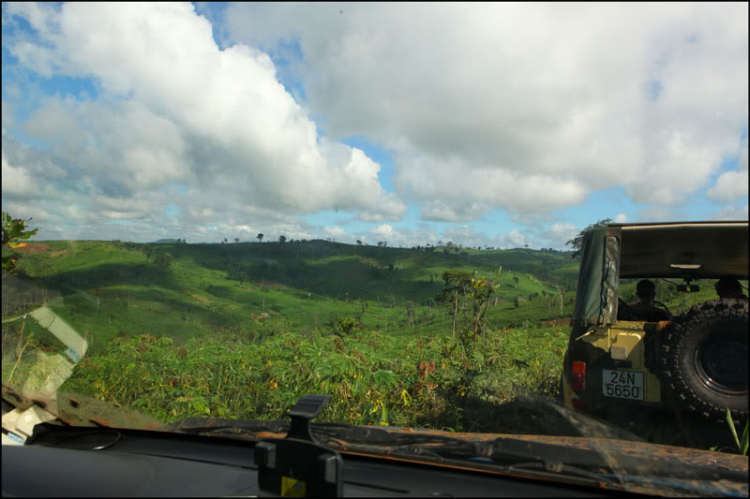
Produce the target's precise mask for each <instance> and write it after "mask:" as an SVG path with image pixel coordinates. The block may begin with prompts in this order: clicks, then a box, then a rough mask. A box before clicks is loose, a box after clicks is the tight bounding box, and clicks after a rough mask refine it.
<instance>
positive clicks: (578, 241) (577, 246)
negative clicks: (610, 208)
mask: <svg viewBox="0 0 750 499" xmlns="http://www.w3.org/2000/svg"><path fill="white" fill-rule="evenodd" d="M610 223H612V219H611V218H604V219H602V220H599V221H598V222H596V223H594V224H591V225H589V226H588V227H586V228H585V229H583V230H582V231H581V232H579V233H578V235H577V236H576V237H574V238H573V239H571V240H570V241H568V242H567V243H565V245H566V246H570V247H572V248H573V249H574V250H575V252H574V253H573V259H575V258H577V257H579V256H580V255H581V249H582V246H583V237H584V236H585V235H586V233H587V232H589V231H591V230H593V229H596V228H599V227H606V226H607V225H609V224H610Z"/></svg>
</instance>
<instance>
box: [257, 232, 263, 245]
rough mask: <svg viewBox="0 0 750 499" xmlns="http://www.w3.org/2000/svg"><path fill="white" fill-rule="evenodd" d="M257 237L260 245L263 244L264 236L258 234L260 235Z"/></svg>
mask: <svg viewBox="0 0 750 499" xmlns="http://www.w3.org/2000/svg"><path fill="white" fill-rule="evenodd" d="M255 237H257V238H258V242H259V243H262V242H263V234H258V235H257V236H255Z"/></svg>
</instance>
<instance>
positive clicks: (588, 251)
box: [573, 227, 620, 328]
mask: <svg viewBox="0 0 750 499" xmlns="http://www.w3.org/2000/svg"><path fill="white" fill-rule="evenodd" d="M619 256H620V229H619V228H606V227H603V228H598V229H593V230H591V231H589V232H587V233H586V235H585V236H584V238H583V246H582V252H581V267H580V270H579V273H578V292H577V293H576V302H575V307H574V309H573V324H576V325H579V326H582V327H585V328H588V327H591V326H600V325H603V324H611V323H613V322H615V319H616V317H617V285H618V282H619V261H620V258H619Z"/></svg>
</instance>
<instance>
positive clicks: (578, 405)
mask: <svg viewBox="0 0 750 499" xmlns="http://www.w3.org/2000/svg"><path fill="white" fill-rule="evenodd" d="M573 407H575V408H576V409H580V410H584V409H585V408H586V403H585V402H584V401H583V400H581V399H573Z"/></svg>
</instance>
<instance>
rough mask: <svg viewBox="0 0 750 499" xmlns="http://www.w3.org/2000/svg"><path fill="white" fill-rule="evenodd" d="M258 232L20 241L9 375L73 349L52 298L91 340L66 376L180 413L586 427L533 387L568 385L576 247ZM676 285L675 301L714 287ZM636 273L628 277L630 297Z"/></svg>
mask: <svg viewBox="0 0 750 499" xmlns="http://www.w3.org/2000/svg"><path fill="white" fill-rule="evenodd" d="M258 236H262V235H261V234H258ZM257 239H258V242H253V243H242V242H235V243H234V244H226V243H221V244H185V243H184V241H182V242H180V243H149V244H136V243H127V242H125V243H123V242H121V241H112V242H104V241H47V242H34V243H29V244H28V245H26V246H25V247H22V248H19V251H21V252H22V253H23V259H22V260H21V261H20V264H19V265H18V274H17V275H9V274H6V273H4V274H3V295H2V296H3V298H2V300H3V301H2V310H3V321H4V323H3V381H4V382H8V381H9V380H10V381H12V382H13V384H14V385H16V384H17V383H19V385H18V386H23V383H27V382H28V380H29V379H32V378H39V379H43V378H44V376H45V373H41V372H34V371H33V366H34V362H35V360H36V359H38V358H40V357H39V356H44V355H48V356H49V355H51V354H54V353H64V350H65V349H64V348H62V349H61V348H60V344H59V342H58V343H55V341H56V340H55V339H54V338H50V335H49V334H48V333H47V332H46V331H45V330H44V329H43V328H41V327H40V326H39V325H38V324H36V323H35V322H34V320H32V319H30V318H28V319H25V318H23V315H21V314H23V313H24V312H26V311H28V310H31V309H33V308H36V307H38V306H40V305H46V306H48V307H49V308H50V309H51V310H53V311H54V312H55V313H56V314H58V315H59V316H60V317H61V318H62V319H63V320H64V321H65V322H67V323H68V324H69V325H70V326H72V327H73V328H74V329H75V330H76V331H78V333H79V334H80V335H81V336H82V337H84V338H86V340H87V342H88V345H89V350H88V353H87V354H86V356H85V357H84V359H83V360H82V362H81V363H80V364H78V365H77V366H76V368H75V370H74V371H73V375H72V376H71V377H70V378H69V379H68V380H67V381H66V382H65V384H64V385H63V386H62V387H61V390H62V391H63V392H68V393H78V394H83V395H89V396H92V397H96V398H99V399H102V400H107V401H111V402H116V403H117V404H121V405H122V406H126V407H131V408H133V409H136V410H139V411H142V412H144V413H146V414H149V415H151V416H154V417H156V418H158V419H159V420H161V421H163V422H165V423H166V422H171V421H175V420H179V419H183V418H185V417H188V416H200V415H211V416H223V417H236V418H249V419H280V418H283V417H284V415H285V413H286V411H288V410H289V408H290V407H291V406H292V405H293V404H294V402H295V401H296V400H297V399H298V398H299V397H301V396H302V395H305V394H310V393H328V394H331V395H333V396H334V397H333V400H332V401H331V403H329V405H328V406H327V408H326V410H325V412H324V414H323V415H322V420H323V421H345V422H351V423H355V424H383V425H386V424H387V425H398V426H422V427H431V428H442V429H450V430H455V431H484V432H510V433H529V434H550V432H555V433H556V434H569V435H576V434H577V433H576V431H575V429H573V428H572V426H571V425H570V424H569V423H568V422H567V421H566V420H565V419H564V418H563V417H562V416H561V415H560V414H559V413H557V412H556V411H555V410H554V409H553V408H552V407H551V406H549V407H548V406H546V405H544V404H531V403H529V402H528V400H529V399H528V398H527V397H535V398H536V399H539V398H540V397H541V398H542V399H545V400H552V399H553V398H554V397H555V395H556V393H557V389H558V380H559V376H560V372H561V368H562V357H563V353H564V351H565V348H566V346H567V339H568V330H567V318H569V317H570V314H571V312H572V307H573V301H574V298H575V289H574V286H575V275H576V272H577V267H576V265H577V264H576V263H575V262H571V259H570V253H569V252H557V251H551V250H543V251H534V250H529V249H516V250H484V251H478V250H464V251H458V252H456V251H452V252H448V253H446V252H439V251H434V247H433V248H429V249H427V248H420V249H398V248H389V247H387V246H386V245H385V244H381V245H379V246H366V245H362V244H358V245H344V244H338V243H332V242H326V241H309V242H301V241H286V240H285V239H283V240H282V239H280V240H279V242H269V241H267V242H261V241H262V237H258V238H257ZM658 286H660V288H659V289H660V291H661V292H662V294H663V296H664V297H663V298H662V300H663V301H665V302H667V303H668V304H669V306H670V307H675V308H674V309H673V311H675V310H678V309H681V308H686V307H687V306H689V305H690V304H692V303H695V302H696V301H697V300H698V299H704V297H703V295H704V294H706V293H710V292H712V286H711V283H705V285H704V290H703V291H701V292H700V293H695V294H693V295H688V296H686V295H684V294H679V293H677V292H676V291H675V290H674V289H670V288H669V286H671V284H669V283H662V282H661V281H660V283H659V284H658ZM634 287H635V282H624V283H623V285H622V290H623V294H624V295H625V297H626V298H627V297H628V296H629V295H628V293H633V292H634ZM8 321H12V322H8ZM45 358H46V357H45Z"/></svg>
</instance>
